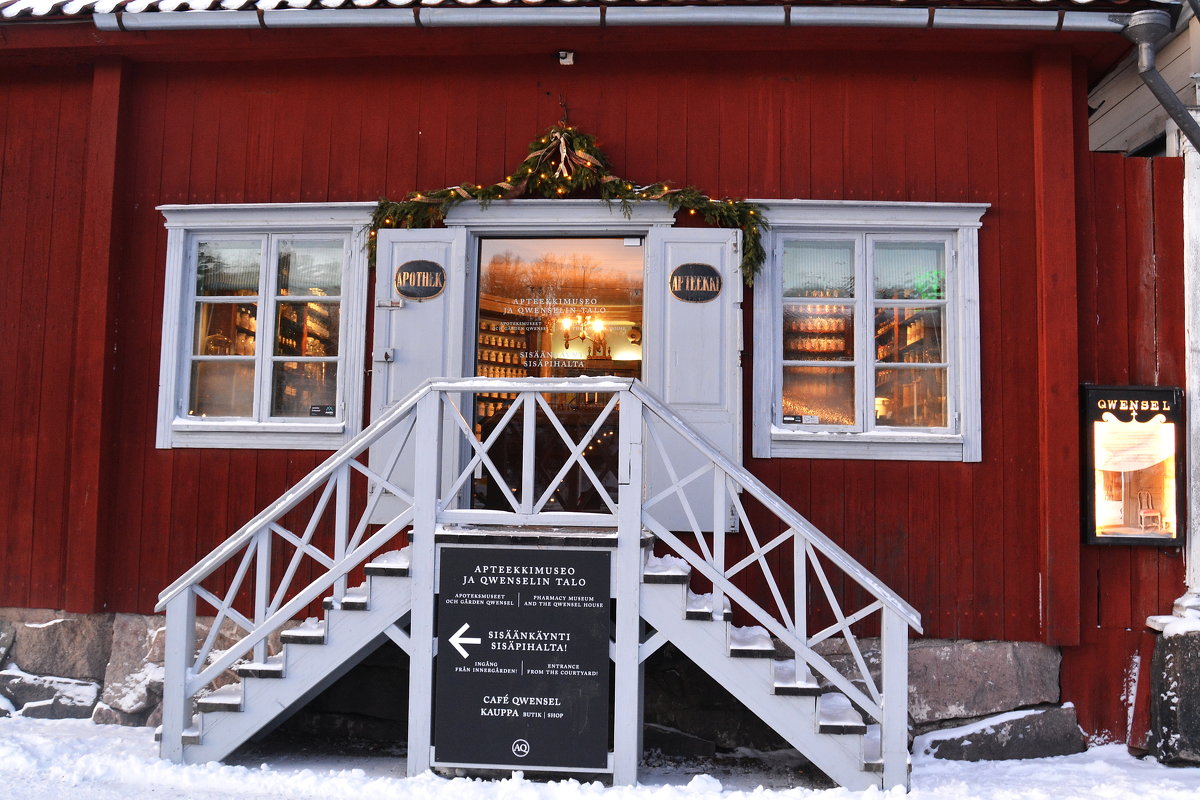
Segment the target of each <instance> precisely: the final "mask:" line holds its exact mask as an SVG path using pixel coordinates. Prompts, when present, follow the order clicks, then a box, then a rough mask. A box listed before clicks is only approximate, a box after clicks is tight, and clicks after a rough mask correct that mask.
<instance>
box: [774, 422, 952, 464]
mask: <svg viewBox="0 0 1200 800" xmlns="http://www.w3.org/2000/svg"><path fill="white" fill-rule="evenodd" d="M768 446H769V452H768V453H765V454H764V453H755V455H756V456H758V457H760V458H763V457H765V458H844V459H860V460H872V461H967V460H974V459H968V458H966V457H965V455H964V454H965V453H966V448H965V445H964V439H963V437H962V436H961V435H957V434H937V433H829V432H822V433H809V432H805V431H795V430H790V429H787V428H779V427H775V426H772V427H771V435H770V440H769V443H768Z"/></svg>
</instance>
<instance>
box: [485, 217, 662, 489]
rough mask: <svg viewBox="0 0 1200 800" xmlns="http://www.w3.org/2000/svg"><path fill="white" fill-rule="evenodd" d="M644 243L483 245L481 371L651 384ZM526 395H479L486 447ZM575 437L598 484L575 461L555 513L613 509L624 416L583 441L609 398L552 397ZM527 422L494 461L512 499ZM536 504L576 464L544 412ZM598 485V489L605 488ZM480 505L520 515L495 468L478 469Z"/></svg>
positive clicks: (511, 430) (516, 419) (506, 435)
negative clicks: (645, 339)
mask: <svg viewBox="0 0 1200 800" xmlns="http://www.w3.org/2000/svg"><path fill="white" fill-rule="evenodd" d="M644 263H645V260H644V246H643V241H642V239H641V238H607V239H574V238H560V239H483V240H482V241H481V242H480V254H479V264H480V272H479V308H478V315H477V330H476V332H475V340H476V341H475V374H476V375H477V376H479V377H494V378H524V377H536V378H573V377H579V376H584V375H614V376H618V377H623V378H641V377H642V284H643V274H644ZM515 399H516V395H515V394H513V393H507V392H491V393H482V394H477V395H476V397H475V409H474V411H475V432H476V435H477V436H479V437H481V439H482V440H486V439H487V438H488V437H489V436H491V435H492V433H493V432H494V431H495V429H496V427H497V426H498V425H499V424H500V423H501V421H502V420H503V418H504V414H505V412H506V411H507V410H508V408H509V407H510V406H511V404H512V402H513V401H514V400H515ZM546 400H547V402H548V403H549V405H550V406H551V408H552V409H553V410H554V414H555V416H556V417H557V418H558V420H559V422H560V423H561V424H562V426H563V428H564V430H565V431H566V433H567V435H568V436H569V437H570V438H571V440H572V441H573V442H575V443H578V444H582V447H583V455H582V458H583V459H586V461H587V463H588V466H590V467H591V469H592V472H593V473H594V474H595V476H596V479H597V480H595V481H593V480H592V477H591V476H589V475H588V474H587V471H586V470H584V469H583V468H582V467H581V466H579V464H578V463H576V464H574V465H572V467H571V468H570V469H569V470H568V471H567V473H566V474H565V475H564V476H563V477H562V478H561V480H560V481H559V482H558V483H557V485H556V487H555V490H554V491H553V493H552V494H551V496H550V497H549V499H548V500H547V502H546V504H545V506H544V508H543V510H546V511H607V510H608V507H607V505H606V504H605V502H604V494H605V493H607V494H608V495H609V496H610V497H612V498H613V499H614V500H615V497H616V481H617V478H616V464H617V437H616V428H617V418H616V414H615V411H614V412H613V413H612V414H611V415H610V416H609V418H608V419H607V420H606V421H605V423H604V424H602V425H601V426H600V427H599V428H598V429H597V430H596V431H595V432H594V434H593V436H592V439H591V441H588V442H586V443H583V442H582V439H583V437H585V436H586V435H587V433H588V431H589V430H590V429H591V428H592V425H593V423H594V422H595V420H596V418H597V416H598V415H599V414H600V413H601V411H602V410H603V408H604V406H605V404H607V402H608V400H609V395H590V394H586V393H581V394H576V395H567V394H554V395H547V396H546ZM523 419H524V418H523V415H521V414H516V415H514V416H513V418H512V419H511V420H509V421H508V423H507V424H506V425H505V426H504V429H503V431H502V433H501V434H500V438H499V439H498V440H497V441H496V443H495V444H494V445H493V447H492V450H491V458H492V460H493V462H494V463H495V465H496V468H497V471H498V472H499V473H500V476H501V478H502V479H503V481H504V482H505V483H507V484H508V489H509V490H510V491H511V492H513V494H514V495H516V494H518V493H519V491H520V487H521V445H522V436H523V424H524V421H523ZM536 420H537V422H536V424H537V430H536V431H535V437H536V443H537V444H536V453H537V458H536V475H535V476H534V489H535V491H534V494H535V495H536V497H535V499H537V498H541V497H542V496H543V495H544V493H545V492H546V491H547V488H548V487H549V486H550V484H551V482H552V481H553V480H554V479H555V477H556V476H557V475H558V473H559V472H560V470H561V468H562V466H563V465H564V464H565V463H566V462H567V460H568V459H569V458H570V454H571V448H570V447H569V446H568V444H567V442H566V441H564V439H563V437H562V436H561V435H560V434H559V432H558V430H557V429H556V428H555V427H554V425H553V424H552V423H551V421H550V420H549V419H548V417H547V416H546V414H545V412H544V411H542V410H541V409H539V410H538V413H537V417H536ZM597 482H598V483H599V484H600V485H599V486H597ZM473 503H474V505H475V506H476V507H482V508H497V509H504V510H511V506H510V505H509V503H508V501H507V500H506V499H505V497H504V491H503V490H502V489H501V488H500V487H499V486H498V485H497V482H496V480H495V478H494V477H493V476H492V475H491V474H490V472H489V471H488V470H486V469H484V470H482V471H477V473H476V480H475V482H474V491H473Z"/></svg>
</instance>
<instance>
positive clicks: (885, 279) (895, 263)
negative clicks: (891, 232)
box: [873, 242, 946, 300]
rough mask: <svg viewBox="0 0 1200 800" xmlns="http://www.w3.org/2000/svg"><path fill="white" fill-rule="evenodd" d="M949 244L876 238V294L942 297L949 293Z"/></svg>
mask: <svg viewBox="0 0 1200 800" xmlns="http://www.w3.org/2000/svg"><path fill="white" fill-rule="evenodd" d="M945 252H946V247H945V245H944V244H942V243H941V242H876V243H875V253H874V255H875V258H874V263H873V267H874V275H875V297H876V298H879V299H881V300H942V299H944V298H945V297H946V265H945Z"/></svg>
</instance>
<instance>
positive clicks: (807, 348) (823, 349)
mask: <svg viewBox="0 0 1200 800" xmlns="http://www.w3.org/2000/svg"><path fill="white" fill-rule="evenodd" d="M783 358H784V360H785V361H850V360H852V359H853V358H854V307H853V306H848V305H829V304H820V305H817V304H812V305H807V304H806V305H800V304H798V303H789V304H787V305H785V306H784V307H783Z"/></svg>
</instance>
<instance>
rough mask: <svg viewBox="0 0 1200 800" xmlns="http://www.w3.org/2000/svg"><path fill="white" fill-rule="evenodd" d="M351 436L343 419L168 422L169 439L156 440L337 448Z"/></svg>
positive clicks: (220, 445)
mask: <svg viewBox="0 0 1200 800" xmlns="http://www.w3.org/2000/svg"><path fill="white" fill-rule="evenodd" d="M351 436H353V432H350V431H347V430H346V425H345V423H343V422H321V423H312V424H298V423H294V422H282V423H279V422H261V423H255V422H231V421H221V422H216V421H213V422H197V421H194V420H176V421H174V422H172V423H171V429H170V440H169V441H166V442H163V441H159V442H158V443H157V446H158V447H159V448H161V449H166V448H172V447H197V448H199V447H205V448H211V449H227V450H337V449H338V448H339V447H341V446H342V445H343V444H345V443H346V442H347V441H348V440H349V439H350V438H351Z"/></svg>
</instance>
